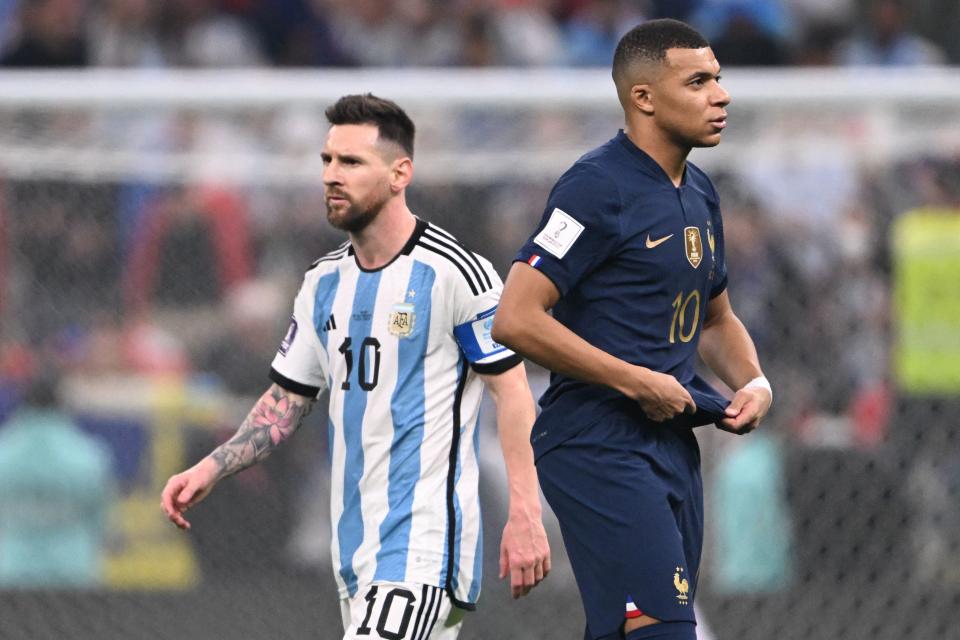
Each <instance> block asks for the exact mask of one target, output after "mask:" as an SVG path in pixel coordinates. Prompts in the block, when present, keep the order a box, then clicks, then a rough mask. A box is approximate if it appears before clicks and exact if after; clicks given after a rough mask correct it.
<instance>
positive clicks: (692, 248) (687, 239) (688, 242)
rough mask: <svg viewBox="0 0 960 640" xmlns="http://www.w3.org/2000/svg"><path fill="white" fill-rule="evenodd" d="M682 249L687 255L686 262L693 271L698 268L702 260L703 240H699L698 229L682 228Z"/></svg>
mask: <svg viewBox="0 0 960 640" xmlns="http://www.w3.org/2000/svg"><path fill="white" fill-rule="evenodd" d="M683 248H684V251H686V253H687V261H689V262H690V264H691V265H692V266H693V268H694V269H696V268H697V267H699V266H700V262H701V261H702V260H703V240H701V239H700V227H684V229H683Z"/></svg>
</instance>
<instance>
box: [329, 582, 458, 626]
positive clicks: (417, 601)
mask: <svg viewBox="0 0 960 640" xmlns="http://www.w3.org/2000/svg"><path fill="white" fill-rule="evenodd" d="M463 613H464V612H463V609H460V608H458V607H455V606H453V603H451V602H450V596H448V595H447V593H446V591H444V590H443V589H441V588H440V587H434V586H432V585H426V584H419V583H416V582H374V583H373V584H371V585H369V586H367V587H362V588H361V589H359V590H358V591H357V593H356V594H355V595H354V596H353V597H352V598H344V599H342V600H341V601H340V615H341V617H342V618H343V628H344V629H346V633H345V634H344V636H343V638H344V640H378V639H381V638H382V639H383V640H456V638H457V635H458V634H459V633H460V627H462V626H463Z"/></svg>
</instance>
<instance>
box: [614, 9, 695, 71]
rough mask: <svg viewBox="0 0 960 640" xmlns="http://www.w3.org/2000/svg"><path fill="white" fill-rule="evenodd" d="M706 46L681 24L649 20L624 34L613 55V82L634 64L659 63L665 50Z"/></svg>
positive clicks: (669, 20) (689, 29)
mask: <svg viewBox="0 0 960 640" xmlns="http://www.w3.org/2000/svg"><path fill="white" fill-rule="evenodd" d="M709 46H710V43H709V42H707V39H706V38H704V37H703V36H702V35H700V33H699V32H698V31H697V30H696V29H694V28H693V27H691V26H690V25H688V24H687V23H685V22H680V21H679V20H672V19H670V18H662V19H660V20H650V21H648V22H644V23H643V24H641V25H639V26H636V27H634V28H633V29H631V30H630V31H628V32H627V33H626V34H625V35H624V36H623V37H622V38H620V42H619V43H618V44H617V50H616V52H615V53H614V54H613V77H614V79H616V78H617V76H618V75H619V74H621V73H623V72H624V71H625V70H626V68H627V67H628V66H629V65H630V64H631V63H635V62H663V61H664V60H665V59H666V57H667V49H702V48H703V47H709Z"/></svg>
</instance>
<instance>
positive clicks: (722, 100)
mask: <svg viewBox="0 0 960 640" xmlns="http://www.w3.org/2000/svg"><path fill="white" fill-rule="evenodd" d="M713 104H714V105H716V106H718V107H725V106H727V105H728V104H730V94H729V93H728V92H727V90H726V89H724V88H723V87H722V86H720V85H719V84H718V85H716V89H715V93H714V95H713Z"/></svg>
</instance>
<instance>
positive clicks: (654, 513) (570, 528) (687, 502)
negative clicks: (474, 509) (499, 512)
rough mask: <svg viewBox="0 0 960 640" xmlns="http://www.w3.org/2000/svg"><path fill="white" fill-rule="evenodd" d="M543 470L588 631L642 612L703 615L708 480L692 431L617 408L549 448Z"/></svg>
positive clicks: (667, 616)
mask: <svg viewBox="0 0 960 640" xmlns="http://www.w3.org/2000/svg"><path fill="white" fill-rule="evenodd" d="M537 473H538V474H539V476H540V486H541V488H542V489H543V494H544V496H546V498H547V502H549V503H550V507H551V508H552V509H553V511H554V513H555V514H556V516H557V519H558V520H559V521H560V529H561V532H562V533H563V541H564V544H565V546H566V549H567V555H569V557H570V563H571V565H572V567H573V573H574V575H575V576H576V579H577V586H578V587H579V589H580V597H581V598H582V599H583V608H584V611H585V613H586V617H587V630H588V637H590V638H601V637H603V636H606V635H608V634H611V633H616V632H617V630H618V629H620V627H621V626H622V625H623V623H624V620H625V618H626V617H630V616H632V615H639V613H637V611H639V612H641V613H645V614H647V615H650V616H653V617H654V618H657V619H659V620H662V621H665V622H669V621H687V622H695V621H696V619H695V617H694V613H693V595H694V592H695V591H696V583H697V572H698V570H699V567H700V553H701V548H702V546H703V484H702V481H701V477H700V449H699V447H698V445H697V439H696V437H695V436H694V434H693V430H692V429H689V428H668V427H660V426H658V427H651V426H650V425H649V424H646V425H644V424H638V423H637V421H635V420H632V419H630V418H629V417H627V416H623V415H620V414H614V415H612V416H608V417H606V418H604V419H603V420H601V421H600V422H599V423H598V424H595V425H593V426H591V427H588V428H587V429H584V430H583V431H582V432H580V433H578V434H577V435H575V436H574V437H572V438H571V439H569V440H567V441H565V442H563V443H562V444H560V445H559V446H557V447H555V448H554V449H551V450H550V451H548V452H546V453H544V454H543V456H541V457H540V458H539V459H538V460H537ZM628 603H632V604H628Z"/></svg>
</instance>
